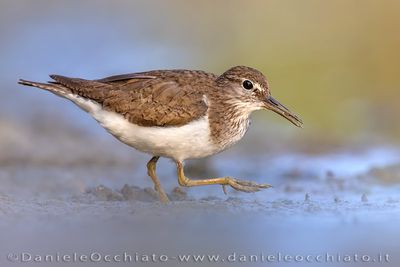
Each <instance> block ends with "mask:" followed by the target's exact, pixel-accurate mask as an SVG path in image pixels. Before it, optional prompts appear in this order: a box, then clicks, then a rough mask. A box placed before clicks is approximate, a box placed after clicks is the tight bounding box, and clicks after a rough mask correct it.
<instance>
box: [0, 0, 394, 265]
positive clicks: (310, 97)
mask: <svg viewBox="0 0 400 267" xmlns="http://www.w3.org/2000/svg"><path fill="white" fill-rule="evenodd" d="M399 14H400V2H399V1H390V0H384V1H374V0H365V1H357V0H352V1H348V0H337V1H317V0H305V1H295V0H293V1H292V0H283V1H281V0H268V1H261V0H259V1H257V0H253V1H208V0H204V1H178V0H173V1H156V0H147V1H130V0H129V1H128V0H115V1H102V0H99V1H86V0H80V1H75V0H72V1H51V0H35V1H32V0H19V1H13V0H0V38H1V42H0V58H1V61H0V181H1V186H0V216H1V218H2V220H5V221H6V222H1V223H0V229H3V230H4V231H2V232H6V234H5V235H3V236H2V237H1V239H2V242H0V243H1V245H0V249H2V251H6V252H8V251H11V250H15V251H19V250H21V249H22V248H24V249H32V248H33V247H34V248H36V250H38V251H39V252H43V251H44V252H48V251H53V250H54V249H59V250H64V251H65V250H66V248H67V247H68V248H70V247H74V248H76V249H78V250H82V251H84V250H85V249H86V250H87V248H98V249H104V250H106V251H107V250H108V249H111V250H112V249H116V248H118V249H127V248H132V249H133V248H135V249H136V248H137V249H143V246H145V247H146V249H147V248H148V249H150V248H152V249H154V248H156V249H159V248H161V247H162V248H163V249H164V250H165V249H166V248H168V249H167V252H171V251H172V252H174V253H175V252H176V251H182V248H184V247H187V244H190V245H189V248H188V250H189V252H194V251H195V252H197V251H209V250H210V251H211V250H212V248H213V247H214V248H215V247H217V248H221V247H222V246H225V249H226V250H228V251H229V252H231V251H232V250H233V249H235V248H248V247H251V248H254V250H253V251H252V252H254V251H255V250H257V251H258V250H260V249H264V250H268V251H272V252H279V251H282V250H287V251H290V252H293V251H294V252H299V251H303V250H305V251H311V252H325V250H330V251H333V252H338V251H339V250H344V251H345V252H350V251H364V252H370V253H375V254H376V252H378V251H379V252H385V251H387V252H391V251H393V256H396V255H395V251H398V242H397V243H396V242H395V240H398V238H400V233H399V232H398V230H396V229H397V228H396V227H395V225H397V224H396V223H398V222H399V221H400V216H399V214H400V212H399V210H400V209H399V207H400V206H399V203H400V199H399V197H398V196H399V194H398V192H399V188H400V187H399V184H400V183H399V182H400V164H399V163H400V152H399V151H400V150H399V142H400V141H399V140H400V123H399V116H398V115H399V112H400V105H399V98H398V93H399V92H400V91H399V90H400V79H399V70H400V52H399V47H400V34H399V29H400V16H399ZM235 65H247V66H251V67H254V68H257V69H259V70H260V71H262V72H263V73H264V74H265V75H266V76H267V78H268V79H269V81H270V85H271V90H272V93H273V95H274V97H275V98H277V99H278V100H279V101H280V102H282V103H284V104H285V105H286V106H288V107H289V108H290V109H291V110H293V111H294V112H296V113H297V114H299V115H300V116H301V117H302V119H303V121H304V122H305V128H304V129H302V130H300V129H297V128H295V127H293V126H292V125H291V124H289V123H288V122H287V121H285V120H284V119H282V118H281V117H278V116H276V115H275V114H272V113H270V112H258V113H256V114H254V121H253V124H252V127H251V129H250V131H249V133H248V135H247V136H246V137H245V139H244V140H243V141H242V142H241V143H240V144H238V145H237V146H235V147H234V148H232V149H231V150H229V151H227V152H226V153H223V154H221V155H217V156H215V157H212V158H210V159H206V160H202V161H194V162H189V165H188V173H190V174H191V175H192V176H195V177H209V176H212V175H233V176H239V177H242V176H244V178H246V177H247V178H248V179H252V180H253V179H254V180H258V181H262V182H265V179H267V182H270V183H272V184H273V185H274V189H271V190H269V191H268V192H266V193H259V194H256V195H251V196H249V195H246V196H244V195H243V194H235V193H231V194H230V195H228V196H226V197H225V196H223V195H222V194H221V190H220V188H214V187H206V188H196V189H190V190H189V192H188V193H186V191H185V192H183V193H182V194H183V195H180V194H179V192H178V196H175V199H183V200H184V201H182V202H178V203H175V204H173V205H172V206H169V207H167V208H165V207H160V206H159V205H158V204H157V202H156V201H155V200H154V199H153V200H152V201H150V202H149V203H150V204H149V203H147V202H146V201H147V200H148V197H147V198H146V197H145V198H144V199H145V200H146V201H145V202H141V201H139V202H140V203H141V204H140V203H139V204H137V202H136V200H138V199H142V198H141V197H133V198H130V196H126V195H124V194H123V192H122V191H121V190H120V188H122V187H123V186H124V184H129V185H138V186H139V187H140V188H144V187H151V183H150V181H149V179H148V178H147V177H146V170H145V163H146V161H147V160H148V159H149V156H147V155H143V154H141V153H139V152H136V151H134V150H133V149H131V148H129V147H126V146H125V145H123V144H121V143H119V142H118V141H116V140H115V139H114V138H113V137H111V136H110V135H109V134H108V133H107V132H106V131H105V130H103V129H102V128H101V127H100V126H99V125H98V124H97V123H96V122H95V121H94V120H93V119H92V118H90V117H89V115H87V114H85V113H84V112H83V111H81V110H80V109H78V108H77V107H76V106H74V105H73V104H72V103H70V102H68V101H66V100H64V99H61V98H59V97H56V96H54V95H52V94H50V93H48V92H44V91H41V90H39V89H36V88H28V87H22V86H19V85H17V81H18V79H20V78H24V79H28V80H34V81H47V80H48V79H49V77H48V74H52V73H55V74H62V75H65V76H71V77H82V78H88V79H96V78H102V77H104V76H110V75H115V74H121V73H129V72H139V71H146V70H152V69H175V68H178V69H180V68H183V69H201V70H205V71H209V72H213V73H217V74H220V73H222V72H224V71H225V70H227V69H228V68H230V67H232V66H235ZM159 170H160V171H159V173H160V176H163V177H164V178H162V179H161V180H162V181H163V179H164V181H163V184H164V185H165V186H166V187H167V189H168V191H169V192H173V191H171V190H172V189H173V188H174V187H175V186H176V185H177V183H176V179H175V176H174V175H175V170H174V167H173V165H172V164H171V163H170V162H168V161H165V160H163V161H161V163H160V165H159ZM100 185H102V187H100ZM103 185H104V186H103ZM135 190H139V189H138V188H136V189H135ZM142 193H143V192H142ZM175 193H176V192H175ZM171 194H172V193H171ZM186 194H187V195H186ZM127 199H130V201H126V200H127ZM132 199H133V200H134V201H133V202H132ZM150 199H151V197H150ZM193 199H195V200H199V202H196V201H192V200H193ZM142 200H143V199H142ZM143 203H147V204H143ZM199 203H200V204H199ZM181 208H182V209H181ZM147 209H150V211H147ZM237 209H238V214H242V213H243V209H245V211H246V214H248V220H247V221H246V220H245V219H243V216H237V213H235V212H233V214H232V213H231V212H232V210H236V211H237ZM199 210H200V211H199ZM151 211H153V212H154V213H155V214H156V215H154V214H153V213H152V212H151ZM213 212H214V213H215V214H214V213H213ZM227 213H228V214H227ZM137 214H139V215H137ZM221 214H222V215H221ZM214 215H216V217H215V216H214ZM225 215H226V217H225ZM271 216H272V217H271ZM21 218H27V219H29V221H30V225H29V226H27V225H25V224H24V222H25V221H26V220H23V219H22V220H21ZM33 218H34V221H32V220H33ZM160 218H163V219H164V218H166V220H167V221H168V222H167V223H166V224H164V222H163V220H160ZM177 218H180V219H182V218H185V219H187V218H190V219H189V220H187V221H185V223H183V221H180V222H179V223H177V220H178V219H177ZM238 218H242V219H241V220H239V221H236V220H237V219H238ZM180 219H179V220H180ZM227 221H229V222H230V223H232V225H234V226H235V227H234V228H231V229H230V230H229V231H228V230H226V229H225V225H226V223H227ZM7 222H10V224H8V223H7ZM282 222H284V223H282ZM210 223H212V224H213V225H214V228H212V229H211V228H207V225H208V224H210ZM10 225H12V226H10ZM92 225H96V227H92ZM143 225H145V226H143ZM163 227H167V228H168V231H169V232H168V233H164V235H163V236H162V237H160V238H161V239H157V238H159V237H155V238H156V239H155V240H158V242H156V243H154V242H152V241H154V240H153V239H152V238H151V237H152V236H153V235H154V233H155V232H158V231H159V229H162V228H163ZM60 229H66V230H65V232H63V233H61V232H59V230H60ZM77 229H79V230H77ZM200 230H201V231H202V235H193V232H195V231H196V232H198V231H200ZM182 231H183V232H182ZM224 231H226V232H225V234H226V236H224V237H223V238H221V236H220V234H221V233H224ZM238 231H240V233H241V234H238ZM21 233H22V234H21ZM49 235H51V236H52V238H49V239H46V241H43V240H41V237H42V236H49ZM149 237H150V238H149ZM176 237H179V238H178V239H176V240H175V238H176ZM192 237H194V239H192ZM196 238H200V239H199V240H198V239H196ZM171 239H173V240H175V243H173V242H172V243H173V244H174V245H173V246H172V247H171V246H170V243H171ZM196 240H198V241H196ZM327 240H329V241H330V242H328V243H327ZM371 240H374V244H373V245H369V243H370V241H371ZM82 242H83V243H82ZM78 244H80V245H78ZM209 244H213V245H212V246H211V247H210V246H209ZM226 244H230V246H228V247H226ZM300 248H301V249H300ZM299 249H300V250H299ZM158 251H159V250H158ZM375 254H374V255H375ZM2 260H3V259H2ZM0 262H1V260H0ZM396 262H397V263H398V262H400V259H397V261H396ZM395 264H396V263H395ZM2 266H3V265H2ZM4 266H6V265H4ZM68 266H70V265H68ZM164 266H165V265H164ZM295 266H299V265H295ZM393 266H398V265H393Z"/></svg>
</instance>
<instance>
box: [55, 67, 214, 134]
mask: <svg viewBox="0 0 400 267" xmlns="http://www.w3.org/2000/svg"><path fill="white" fill-rule="evenodd" d="M181 75H182V74H181V73H179V72H178V73H174V72H170V73H167V75H165V72H157V71H153V72H148V73H137V74H136V73H134V74H126V75H117V76H112V77H108V78H104V79H100V80H93V81H90V80H83V79H75V78H67V77H63V76H57V75H52V76H51V77H52V78H53V79H54V80H56V81H57V82H58V83H60V84H62V85H64V86H65V87H68V88H69V89H70V90H71V91H72V92H73V93H76V94H78V95H80V96H83V97H86V98H90V99H92V100H95V101H96V102H98V103H100V104H102V105H103V107H104V109H106V110H110V111H114V112H117V113H119V114H121V115H123V116H124V117H125V118H126V119H128V120H129V121H130V122H132V123H134V124H137V125H141V126H149V127H150V126H160V127H168V126H181V125H184V124H186V123H189V122H191V121H193V120H196V119H199V118H201V117H203V116H204V115H206V112H207V109H208V106H207V104H206V103H205V102H204V99H203V94H202V93H201V92H200V91H199V90H197V88H195V87H196V86H195V85H196V84H192V83H190V79H189V82H188V80H187V79H182V78H181Z"/></svg>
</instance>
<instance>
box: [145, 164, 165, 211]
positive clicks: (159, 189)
mask: <svg viewBox="0 0 400 267" xmlns="http://www.w3.org/2000/svg"><path fill="white" fill-rule="evenodd" d="M159 158H160V157H158V156H154V157H152V158H151V160H150V161H149V162H148V163H147V174H148V175H149V176H150V178H151V180H153V183H154V189H155V190H156V191H157V192H158V195H159V197H160V201H161V202H162V203H168V202H169V199H168V196H167V194H166V193H165V191H164V189H163V188H162V187H161V184H160V181H159V180H158V178H157V175H156V164H157V161H158V159H159Z"/></svg>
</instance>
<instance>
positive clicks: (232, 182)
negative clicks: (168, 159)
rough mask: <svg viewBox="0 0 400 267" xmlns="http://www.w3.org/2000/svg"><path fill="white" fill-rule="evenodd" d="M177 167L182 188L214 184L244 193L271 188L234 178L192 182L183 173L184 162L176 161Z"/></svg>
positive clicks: (267, 185)
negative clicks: (227, 186)
mask: <svg viewBox="0 0 400 267" xmlns="http://www.w3.org/2000/svg"><path fill="white" fill-rule="evenodd" d="M176 167H177V169H178V182H179V184H180V185H181V186H189V187H190V186H201V185H212V184H219V185H222V186H223V187H224V192H225V186H226V185H229V186H231V187H232V188H233V189H235V190H238V191H242V192H247V193H251V192H257V191H260V190H262V189H265V188H269V187H271V185H269V184H257V183H254V182H250V181H243V180H237V179H235V178H232V177H220V178H210V179H203V180H191V179H189V178H187V177H186V176H185V173H184V171H183V164H182V162H179V161H176Z"/></svg>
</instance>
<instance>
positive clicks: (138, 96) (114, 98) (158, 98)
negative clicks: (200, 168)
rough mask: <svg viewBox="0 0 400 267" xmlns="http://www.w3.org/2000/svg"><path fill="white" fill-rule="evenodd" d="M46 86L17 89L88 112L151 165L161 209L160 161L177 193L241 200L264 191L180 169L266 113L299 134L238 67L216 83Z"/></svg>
mask: <svg viewBox="0 0 400 267" xmlns="http://www.w3.org/2000/svg"><path fill="white" fill-rule="evenodd" d="M50 77H51V78H52V79H53V80H54V81H51V82H48V83H39V82H32V81H27V80H20V81H19V83H20V84H23V85H28V86H34V87H38V88H41V89H45V90H47V91H50V92H52V93H54V94H56V95H58V96H61V97H64V98H66V99H69V100H71V101H72V102H73V103H75V104H76V105H77V106H79V107H80V108H81V109H83V110H84V111H86V112H88V113H89V114H90V115H92V116H93V118H94V119H95V120H96V121H98V122H99V123H100V125H101V126H103V127H104V128H105V129H106V130H107V131H108V132H109V133H111V134H112V135H113V136H115V137H116V138H117V139H118V140H120V141H121V142H123V143H125V144H127V145H129V146H131V147H134V148H136V149H137V150H139V151H142V152H145V153H148V154H150V155H152V156H153V157H152V158H151V160H150V161H149V162H148V163H147V170H148V175H149V176H150V177H151V179H152V180H153V182H154V187H155V190H156V191H157V192H158V194H159V198H160V201H161V202H164V203H166V202H168V201H169V199H168V196H167V194H166V193H165V191H164V190H163V188H162V186H161V184H160V181H159V179H158V178H157V175H156V164H157V161H158V159H159V158H160V157H165V158H170V159H172V160H174V161H175V163H176V167H177V173H178V182H179V184H180V185H181V186H189V187H190V186H201V185H212V184H218V185H222V186H223V189H224V192H225V186H231V187H232V188H234V189H236V190H238V191H243V192H256V191H259V190H261V189H265V188H268V187H270V185H268V184H257V183H255V182H251V181H245V180H239V179H235V178H232V177H220V178H209V179H203V180H192V179H190V178H188V177H186V176H185V173H184V168H183V162H184V161H185V160H187V159H196V158H204V157H207V156H211V155H214V154H216V153H219V152H221V151H223V150H225V149H227V148H229V147H230V146H232V145H233V144H235V143H236V142H238V141H239V140H240V139H242V137H243V136H244V135H245V133H246V131H247V129H248V127H249V124H250V115H251V113H252V112H253V111H256V110H272V111H274V112H276V113H278V114H279V115H281V116H283V117H285V118H286V119H288V120H289V121H290V122H292V123H293V124H294V125H296V126H298V127H301V126H302V121H301V119H300V118H299V117H297V116H296V115H295V114H294V113H292V112H291V111H290V110H289V109H288V108H286V107H285V106H284V105H282V104H281V103H279V102H278V101H277V100H275V99H274V98H273V97H272V96H271V93H270V89H269V85H268V81H267V79H266V77H265V76H264V75H263V74H262V73H261V72H260V71H258V70H256V69H253V68H250V67H245V66H236V67H233V68H230V69H229V70H227V71H226V72H224V73H223V74H222V75H219V76H218V75H215V74H212V73H208V72H204V71H198V70H154V71H147V72H139V73H130V74H122V75H116V76H111V77H107V78H103V79H98V80H86V79H80V78H69V77H65V76H60V75H50Z"/></svg>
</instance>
